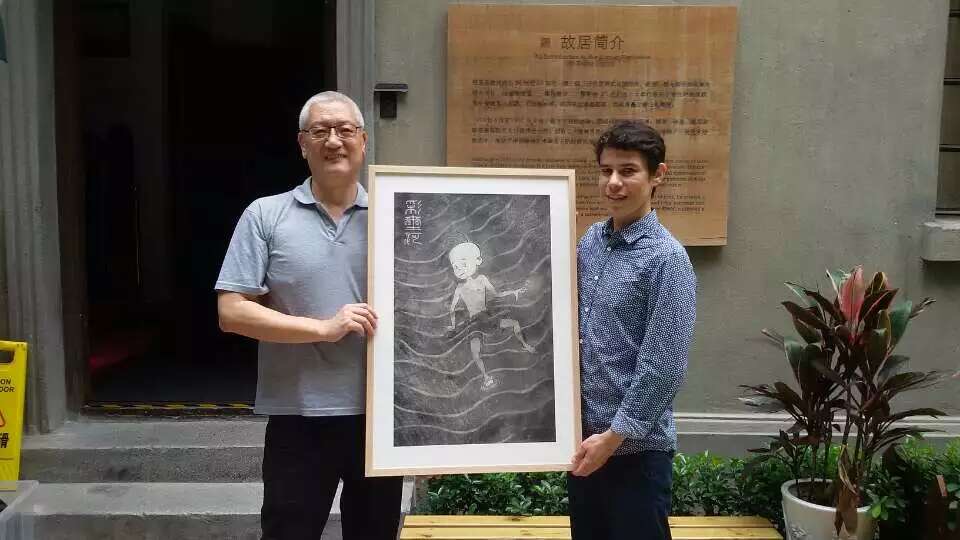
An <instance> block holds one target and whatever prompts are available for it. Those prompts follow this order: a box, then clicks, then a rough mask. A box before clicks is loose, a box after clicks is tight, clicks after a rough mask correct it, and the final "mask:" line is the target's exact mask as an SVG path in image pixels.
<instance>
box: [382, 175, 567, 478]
mask: <svg viewBox="0 0 960 540" xmlns="http://www.w3.org/2000/svg"><path fill="white" fill-rule="evenodd" d="M368 183H369V200H370V211H369V241H368V242H369V243H368V254H369V259H368V280H367V287H368V292H367V294H368V296H367V297H368V299H369V300H368V301H369V302H370V303H371V304H372V305H373V307H374V308H375V309H376V310H377V311H378V313H379V316H380V319H379V326H378V329H377V333H376V335H375V336H374V337H373V338H371V339H370V340H369V341H368V344H367V347H368V349H367V357H368V358H367V426H366V428H367V432H366V441H367V444H366V474H367V476H393V475H416V474H444V473H466V472H498V471H518V472H519V471H550V470H554V471H555V470H569V468H570V460H571V458H572V456H573V453H574V451H575V450H576V448H577V447H578V445H579V443H580V440H581V436H580V366H579V351H578V346H577V339H576V336H577V335H578V322H577V295H576V290H577V283H576V236H575V235H576V232H575V227H576V214H575V203H576V200H575V178H574V171H572V170H551V169H479V168H465V167H401V166H385V165H372V166H370V169H369V177H368Z"/></svg>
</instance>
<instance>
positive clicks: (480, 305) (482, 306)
mask: <svg viewBox="0 0 960 540" xmlns="http://www.w3.org/2000/svg"><path fill="white" fill-rule="evenodd" d="M481 262H483V258H482V257H481V256H480V247H479V246H477V245H476V244H474V243H472V242H464V243H462V244H457V245H456V246H454V248H453V249H451V250H450V265H451V266H452V267H453V273H454V275H455V276H457V279H461V280H463V282H462V283H460V284H459V285H457V290H456V291H455V292H454V293H453V301H452V302H451V303H450V326H449V327H448V329H449V330H453V329H455V328H456V326H457V315H456V313H457V304H459V303H460V301H461V300H463V303H464V305H466V306H467V312H468V313H470V322H471V323H472V322H474V321H477V323H478V328H477V329H476V330H474V331H473V334H474V335H473V337H471V338H470V353H471V354H472V355H473V361H474V362H476V363H477V367H479V368H480V373H482V374H483V388H484V389H485V390H486V389H490V388H493V387H494V386H496V384H497V382H496V380H495V379H494V378H493V377H491V376H490V375H489V374H487V370H486V368H484V366H483V360H481V359H480V346H481V344H482V340H483V333H484V331H487V332H488V333H492V332H494V331H497V330H501V329H506V328H510V329H512V330H513V335H515V336H517V340H518V341H519V342H520V345H521V346H523V349H524V350H525V351H527V352H534V349H533V347H531V346H530V345H529V344H528V343H527V342H526V341H525V340H524V339H523V334H521V332H520V323H519V322H517V321H516V320H514V319H500V320H499V323H498V321H497V320H496V319H495V318H494V317H493V316H492V315H491V314H490V313H489V312H488V311H487V292H488V291H489V293H490V294H491V295H493V297H494V298H503V297H505V296H510V295H513V297H514V298H515V299H519V298H520V294H521V293H524V292H526V289H525V288H522V287H521V288H519V289H516V290H512V291H504V292H497V290H496V289H495V288H494V287H493V284H492V283H490V280H489V279H487V276H485V275H483V274H479V275H478V274H477V267H478V266H480V263H481Z"/></svg>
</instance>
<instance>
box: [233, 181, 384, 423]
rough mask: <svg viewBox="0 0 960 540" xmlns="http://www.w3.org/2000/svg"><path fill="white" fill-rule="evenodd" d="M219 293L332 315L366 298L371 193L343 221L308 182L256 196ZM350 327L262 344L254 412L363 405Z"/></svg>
mask: <svg viewBox="0 0 960 540" xmlns="http://www.w3.org/2000/svg"><path fill="white" fill-rule="evenodd" d="M215 288H216V289H217V290H218V291H233V292H238V293H243V294H248V295H256V296H263V297H264V298H263V300H264V302H263V303H264V305H265V306H267V307H270V308H272V309H275V310H277V311H279V312H281V313H286V314H288V315H296V316H303V317H314V318H318V319H327V318H330V317H332V316H333V315H334V314H335V313H336V312H337V310H339V309H340V307H341V306H343V305H344V304H352V303H357V302H363V301H364V299H365V298H366V296H367V192H366V191H365V190H364V189H363V186H359V185H358V186H357V198H356V200H355V201H354V203H353V206H352V207H350V208H349V209H347V211H346V213H345V214H344V216H343V217H342V218H341V219H340V222H339V223H334V221H333V220H332V219H331V218H330V216H329V214H327V212H326V211H325V210H324V209H323V207H322V206H321V205H320V204H319V203H317V201H316V199H315V198H314V197H313V192H312V191H311V189H310V179H309V178H307V180H306V181H305V182H304V183H303V184H301V185H299V186H297V187H296V188H295V189H293V190H291V191H288V192H286V193H281V194H279V195H273V196H271V197H264V198H262V199H257V200H256V201H254V202H253V204H251V205H250V206H249V207H247V209H246V210H244V212H243V215H242V216H240V221H239V223H237V228H236V230H235V231H234V233H233V238H232V239H231V240H230V247H229V248H227V255H226V257H225V258H224V260H223V267H222V269H221V270H220V277H219V278H217V284H216V287H215ZM365 352H366V350H365V343H364V340H363V339H362V338H361V337H359V336H357V335H356V334H354V333H350V334H348V335H347V336H346V337H344V338H343V339H342V340H340V341H339V342H336V343H308V344H286V343H268V342H263V341H261V342H260V348H259V355H258V357H259V358H258V361H259V368H258V377H257V401H256V406H255V411H256V412H257V413H258V414H296V415H303V416H334V415H348V414H362V413H363V411H364V391H365V380H364V376H365V371H366V369H365V368H366V366H365V364H366V354H365Z"/></svg>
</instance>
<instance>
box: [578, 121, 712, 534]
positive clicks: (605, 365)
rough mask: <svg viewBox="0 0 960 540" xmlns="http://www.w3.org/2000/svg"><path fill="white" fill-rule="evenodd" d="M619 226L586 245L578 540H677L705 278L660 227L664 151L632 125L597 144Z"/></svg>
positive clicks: (595, 233) (601, 226) (653, 136)
mask: <svg viewBox="0 0 960 540" xmlns="http://www.w3.org/2000/svg"><path fill="white" fill-rule="evenodd" d="M595 151H596V156H597V163H598V164H599V165H600V177H599V186H598V187H599V189H600V195H601V196H602V197H603V200H604V201H605V203H606V205H607V208H608V211H609V213H610V218H609V219H607V220H606V221H603V222H599V223H595V224H593V225H592V226H591V227H590V228H589V229H588V230H587V232H586V233H585V234H584V235H583V238H581V239H580V242H579V244H578V246H577V269H578V287H577V289H578V294H579V299H580V314H579V315H580V364H581V388H582V399H583V406H582V414H583V430H584V437H585V440H584V441H583V442H582V443H581V445H580V448H579V449H578V451H577V452H576V454H575V455H574V456H573V469H572V471H571V473H570V475H569V477H568V490H569V495H570V518H571V525H572V529H573V538H574V539H575V540H585V539H590V540H593V539H596V540H600V539H603V540H627V539H630V540H661V539H667V538H670V528H669V525H668V523H667V517H668V516H669V515H670V497H671V481H672V468H671V467H672V460H673V454H674V452H675V451H676V445H677V436H676V427H675V425H674V421H673V405H672V402H673V398H674V396H675V395H676V393H677V390H678V389H679V388H680V385H681V383H682V381H683V377H684V372H685V371H686V367H687V351H688V349H689V347H690V342H691V339H692V337H693V327H694V322H695V318H696V276H695V275H694V273H693V267H692V266H691V265H690V259H689V258H688V257H687V252H686V251H685V250H684V248H683V246H682V245H681V244H680V243H679V242H678V241H677V240H676V239H675V238H674V237H673V236H672V235H671V234H670V232H669V231H667V229H665V228H664V227H663V226H662V225H661V224H660V222H659V221H658V220H657V213H656V212H655V211H654V210H652V208H651V199H652V198H653V195H654V192H655V191H656V189H657V186H659V185H661V184H662V183H663V181H664V175H665V174H666V172H667V166H666V165H665V164H664V158H665V155H666V147H665V145H664V142H663V138H662V137H661V136H660V134H659V133H657V132H656V130H654V129H653V128H651V127H650V126H648V125H646V124H644V123H642V122H637V121H629V122H622V123H619V124H616V125H615V126H613V127H611V128H610V129H608V130H607V131H606V132H604V133H603V134H602V135H600V138H599V139H598V140H597V142H596V145H595Z"/></svg>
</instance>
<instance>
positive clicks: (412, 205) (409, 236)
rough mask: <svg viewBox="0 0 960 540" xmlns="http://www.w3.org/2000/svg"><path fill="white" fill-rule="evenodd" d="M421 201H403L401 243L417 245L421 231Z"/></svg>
mask: <svg viewBox="0 0 960 540" xmlns="http://www.w3.org/2000/svg"><path fill="white" fill-rule="evenodd" d="M422 209H423V201H421V200H419V199H408V200H406V201H404V203H403V245H405V246H419V245H420V234H421V233H422V232H423V222H422V221H421V216H420V212H421V210H422Z"/></svg>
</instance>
